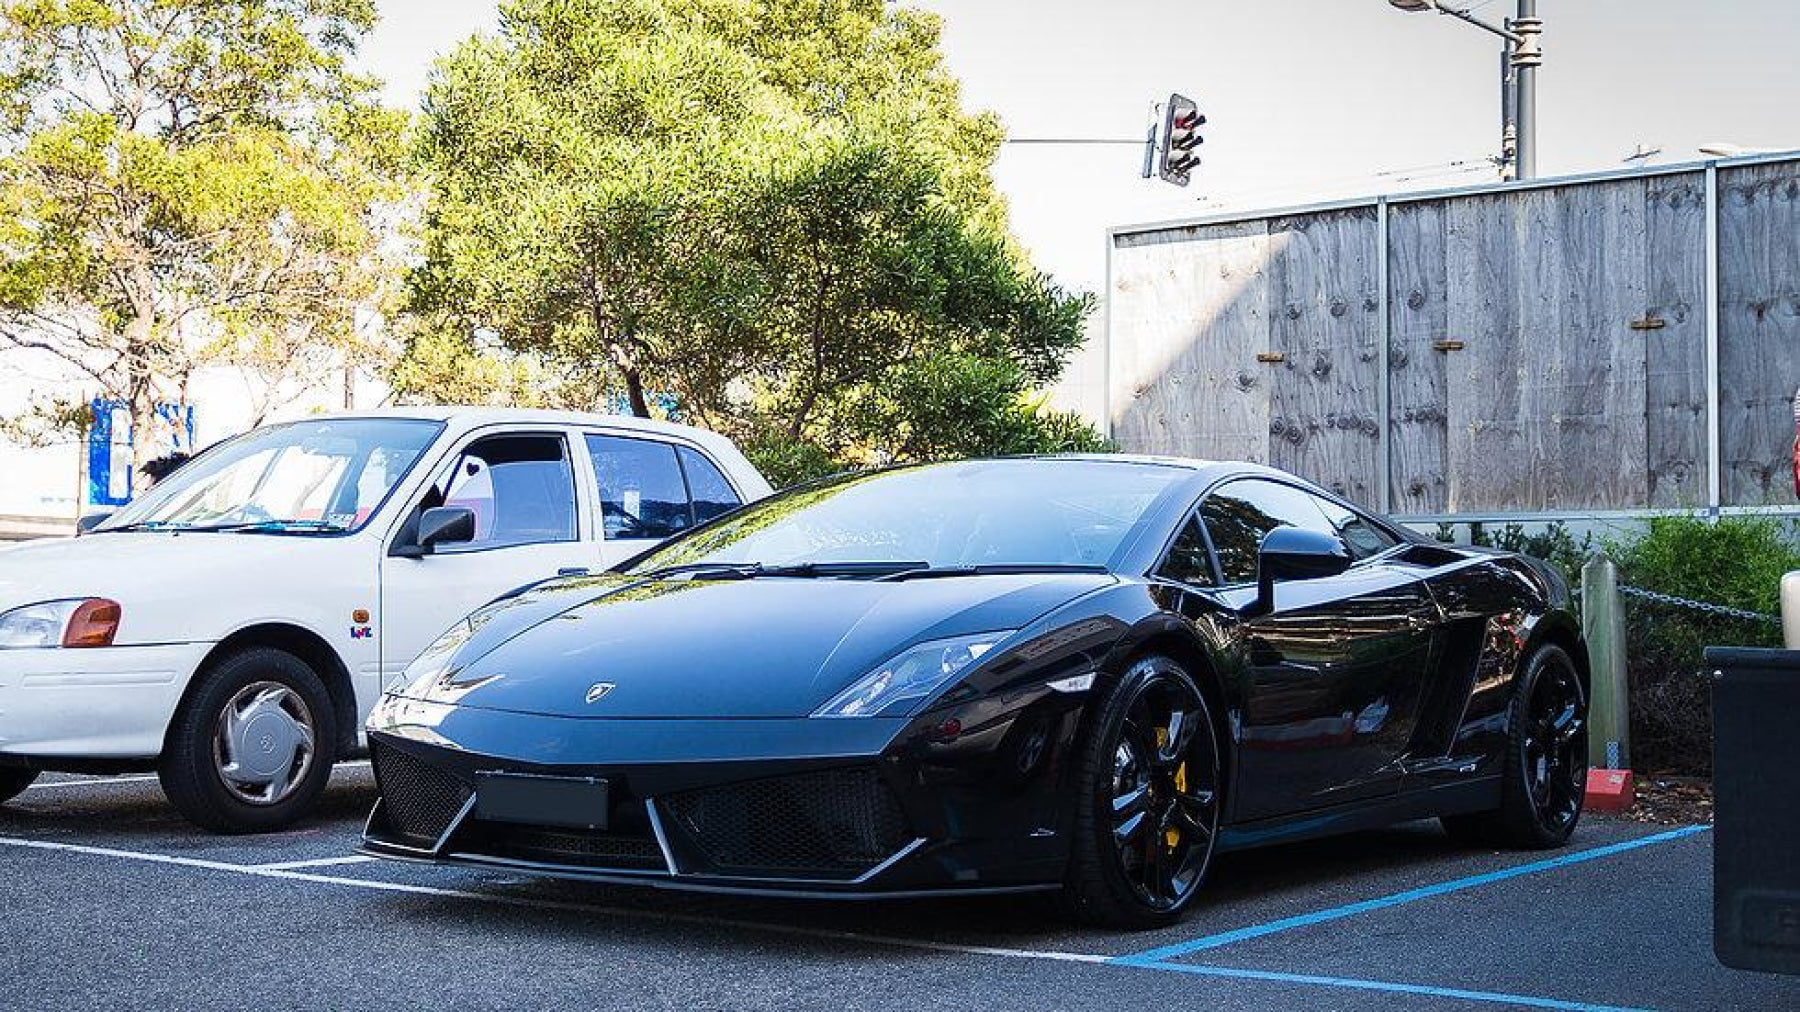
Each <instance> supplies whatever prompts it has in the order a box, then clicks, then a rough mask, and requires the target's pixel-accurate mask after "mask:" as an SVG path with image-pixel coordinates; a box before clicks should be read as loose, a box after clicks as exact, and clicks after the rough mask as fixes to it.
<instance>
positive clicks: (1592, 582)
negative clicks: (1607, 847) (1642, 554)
mask: <svg viewBox="0 0 1800 1012" xmlns="http://www.w3.org/2000/svg"><path fill="white" fill-rule="evenodd" d="M1581 626H1582V634H1583V635H1584V636H1586V638H1587V648H1588V671H1589V672H1590V673H1591V675H1592V680H1593V685H1592V690H1591V693H1590V698H1589V699H1588V765H1589V766H1590V767H1592V768H1594V769H1608V770H1627V769H1630V768H1631V711H1630V709H1629V705H1628V697H1629V694H1630V682H1629V679H1628V672H1627V668H1626V664H1625V609H1624V606H1623V605H1622V604H1621V603H1620V601H1619V570H1618V567H1617V566H1615V565H1613V561H1612V560H1611V559H1609V558H1607V557H1606V556H1604V555H1596V556H1594V557H1593V558H1591V559H1589V560H1588V561H1587V564H1586V565H1584V566H1582V567H1581Z"/></svg>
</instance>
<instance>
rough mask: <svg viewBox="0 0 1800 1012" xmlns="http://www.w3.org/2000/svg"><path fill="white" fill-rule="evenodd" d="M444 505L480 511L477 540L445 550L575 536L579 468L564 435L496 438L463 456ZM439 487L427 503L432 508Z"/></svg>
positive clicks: (478, 443) (449, 481) (447, 487)
mask: <svg viewBox="0 0 1800 1012" xmlns="http://www.w3.org/2000/svg"><path fill="white" fill-rule="evenodd" d="M442 487H443V492H442V496H443V500H442V504H443V505H445V506H461V507H464V508H466V509H469V510H471V511H473V512H474V514H475V538H474V540H472V541H467V542H464V543H462V544H456V545H444V546H442V548H441V549H440V551H470V550H473V549H481V548H499V547H504V546H507V545H530V544H540V543H543V542H549V541H573V540H575V472H574V470H573V469H572V468H571V467H570V465H569V456H568V454H567V453H565V452H563V441H562V439H561V437H559V436H492V437H490V438H487V439H481V440H477V441H476V442H474V443H471V444H470V445H469V447H468V448H467V449H465V450H464V451H463V452H462V453H461V454H460V455H458V457H457V460H456V464H455V467H454V468H453V469H452V470H451V472H450V475H449V477H448V478H447V479H446V482H445V484H444V485H443V486H442ZM438 493H439V489H438V488H435V487H434V488H433V489H432V490H431V491H430V492H428V493H427V494H426V501H425V502H424V503H422V504H421V505H422V506H426V507H429V506H433V505H437V503H434V502H432V501H431V500H432V499H434V498H436V497H437V494H438Z"/></svg>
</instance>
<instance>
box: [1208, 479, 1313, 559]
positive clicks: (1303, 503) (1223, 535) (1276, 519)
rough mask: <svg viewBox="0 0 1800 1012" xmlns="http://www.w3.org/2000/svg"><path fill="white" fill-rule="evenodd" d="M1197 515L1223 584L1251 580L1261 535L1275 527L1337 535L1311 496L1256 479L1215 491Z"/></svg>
mask: <svg viewBox="0 0 1800 1012" xmlns="http://www.w3.org/2000/svg"><path fill="white" fill-rule="evenodd" d="M1200 516H1201V518H1202V519H1204V520H1205V521H1206V532H1207V533H1208V534H1210V535H1211V536H1212V543H1213V551H1215V552H1217V553H1218V555H1219V570H1220V572H1221V573H1222V574H1223V575H1224V577H1225V582H1226V583H1228V584H1233V583H1251V582H1253V581H1255V579H1256V556H1257V551H1258V550H1259V549H1260V548H1261V547H1262V539H1263V536H1264V535H1266V534H1268V533H1269V532H1270V531H1272V530H1274V529H1275V528H1277V527H1299V528H1302V529H1304V530H1309V531H1318V532H1319V533H1321V534H1329V535H1331V536H1332V537H1334V538H1335V537H1338V532H1337V530H1336V529H1335V528H1333V527H1332V526H1331V523H1330V522H1329V521H1327V520H1326V519H1325V514H1323V513H1321V512H1319V507H1318V506H1317V505H1316V503H1315V501H1314V499H1313V497H1312V496H1310V495H1308V494H1306V493H1305V492H1302V491H1300V490H1299V489H1297V488H1293V487H1291V486H1288V485H1281V484H1277V483H1276V482H1272V481H1263V480H1261V479H1257V478H1244V479H1240V480H1238V481H1233V482H1229V483H1227V484H1225V485H1224V486H1222V487H1220V488H1219V489H1218V490H1217V491H1215V492H1213V493H1212V494H1211V495H1209V496H1207V497H1206V501H1205V502H1203V503H1201V505H1200Z"/></svg>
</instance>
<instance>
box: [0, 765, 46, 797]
mask: <svg viewBox="0 0 1800 1012" xmlns="http://www.w3.org/2000/svg"><path fill="white" fill-rule="evenodd" d="M37 778H38V771H37V770H21V769H0V805H4V804H6V803H7V802H8V801H11V800H12V799H14V798H16V797H18V796H19V795H21V794H23V793H25V788H27V787H30V786H31V784H32V782H33V781H35V780H36V779H37Z"/></svg>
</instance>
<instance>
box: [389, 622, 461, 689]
mask: <svg viewBox="0 0 1800 1012" xmlns="http://www.w3.org/2000/svg"><path fill="white" fill-rule="evenodd" d="M473 635H475V623H473V622H471V621H469V620H468V619H466V618H465V619H463V620H462V621H460V622H458V623H456V624H455V625H453V626H451V627H450V628H449V630H447V631H446V632H445V633H444V634H443V635H442V636H439V637H438V638H437V639H435V640H432V641H431V645H430V646H428V647H426V648H425V649H424V650H423V651H421V652H420V653H419V656H417V657H414V658H413V659H412V663H411V664H408V665H407V666H406V670H405V671H402V672H401V673H400V677H401V679H402V680H404V681H405V683H406V687H405V688H403V689H401V690H400V695H402V696H406V697H408V698H411V699H424V698H426V697H427V696H429V695H430V694H431V686H432V683H434V682H436V681H437V680H438V679H439V678H442V677H443V675H444V672H446V671H448V670H450V659H451V658H453V657H455V656H456V652H457V651H458V650H460V649H462V645H463V644H464V643H467V642H469V637H471V636H473Z"/></svg>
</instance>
